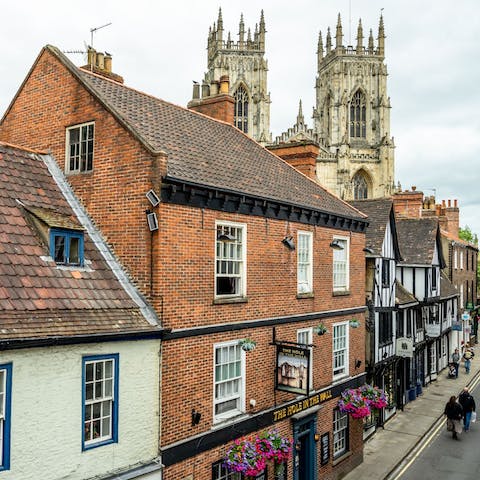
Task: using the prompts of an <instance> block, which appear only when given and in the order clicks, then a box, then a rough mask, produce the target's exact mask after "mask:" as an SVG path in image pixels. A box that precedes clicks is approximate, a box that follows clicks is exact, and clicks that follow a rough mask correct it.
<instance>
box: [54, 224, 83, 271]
mask: <svg viewBox="0 0 480 480" xmlns="http://www.w3.org/2000/svg"><path fill="white" fill-rule="evenodd" d="M50 255H51V257H52V258H53V259H54V260H55V263H56V264H57V265H72V266H82V265H83V232H79V231H75V230H64V229H60V228H52V229H51V230H50Z"/></svg>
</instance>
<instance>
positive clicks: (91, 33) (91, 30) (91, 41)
mask: <svg viewBox="0 0 480 480" xmlns="http://www.w3.org/2000/svg"><path fill="white" fill-rule="evenodd" d="M111 24H112V22H109V23H106V24H105V25H102V26H100V27H94V28H91V29H90V45H91V47H92V48H93V34H94V33H96V32H97V31H98V30H100V29H102V28H105V27H108V26H109V25H111Z"/></svg>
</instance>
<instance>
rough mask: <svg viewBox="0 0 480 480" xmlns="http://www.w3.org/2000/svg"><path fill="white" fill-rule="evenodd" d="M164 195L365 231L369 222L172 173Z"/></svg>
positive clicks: (172, 200) (192, 202) (219, 207)
mask: <svg viewBox="0 0 480 480" xmlns="http://www.w3.org/2000/svg"><path fill="white" fill-rule="evenodd" d="M161 198H162V202H165V203H175V204H178V205H187V206H191V207H196V208H208V209H211V210H218V211H221V212H229V213H239V214H243V215H255V216H260V217H265V218H272V219H276V220H285V221H290V222H298V223H304V224H307V225H316V226H321V227H326V228H335V229H337V230H346V231H351V232H360V233H363V232H365V230H366V228H367V226H368V221H367V220H366V219H362V218H353V217H348V216H343V215H340V214H336V213H332V212H327V211H322V210H316V209H314V208H311V207H306V206H300V205H294V204H291V203H288V202H283V201H281V200H275V199H271V198H262V197H255V196H253V195H245V194H244V193H242V192H234V191H229V190H225V189H218V188H214V187H209V186H204V185H197V184H192V183H188V182H185V181H183V180H178V179H176V178H173V177H169V176H168V175H167V176H166V177H164V178H163V181H162V189H161Z"/></svg>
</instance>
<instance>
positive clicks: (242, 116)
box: [233, 85, 248, 133]
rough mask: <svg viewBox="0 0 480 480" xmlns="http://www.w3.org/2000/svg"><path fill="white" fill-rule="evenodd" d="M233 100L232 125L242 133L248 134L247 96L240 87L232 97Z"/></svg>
mask: <svg viewBox="0 0 480 480" xmlns="http://www.w3.org/2000/svg"><path fill="white" fill-rule="evenodd" d="M233 97H234V98H235V112H234V124H235V126H236V127H237V128H239V129H240V130H241V131H242V132H245V133H248V94H247V92H246V90H245V88H244V87H243V86H242V85H240V86H239V87H238V88H237V91H236V92H235V94H234V95H233Z"/></svg>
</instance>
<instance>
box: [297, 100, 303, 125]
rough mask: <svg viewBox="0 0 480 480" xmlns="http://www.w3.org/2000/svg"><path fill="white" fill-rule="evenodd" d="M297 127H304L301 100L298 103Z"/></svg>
mask: <svg viewBox="0 0 480 480" xmlns="http://www.w3.org/2000/svg"><path fill="white" fill-rule="evenodd" d="M297 125H299V126H300V125H305V118H304V116H303V110H302V100H300V102H299V103H298V115H297Z"/></svg>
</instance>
